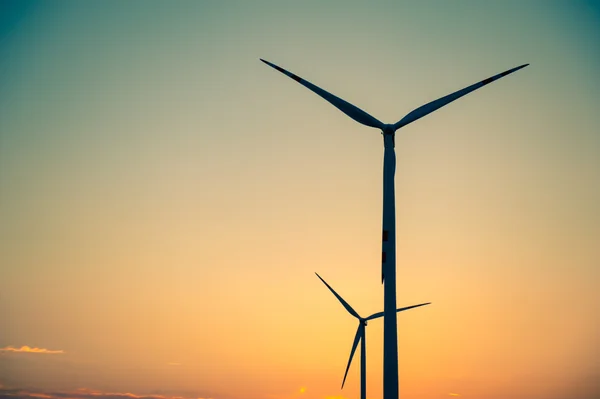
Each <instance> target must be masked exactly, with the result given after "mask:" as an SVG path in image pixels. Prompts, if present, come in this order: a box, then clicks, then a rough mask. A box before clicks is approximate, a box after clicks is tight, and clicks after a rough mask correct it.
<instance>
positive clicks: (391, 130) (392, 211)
mask: <svg viewBox="0 0 600 399" xmlns="http://www.w3.org/2000/svg"><path fill="white" fill-rule="evenodd" d="M260 60H261V61H262V62H264V63H265V64H267V65H269V66H271V67H273V68H275V69H276V70H278V71H279V72H281V73H283V74H284V75H287V76H288V77H290V78H292V79H294V80H295V81H296V82H298V83H300V84H301V85H302V86H304V87H306V88H308V89H310V90H311V91H313V92H314V93H315V94H318V95H319V96H321V97H322V98H323V99H325V100H326V101H328V102H330V103H331V104H332V105H333V106H334V107H336V108H337V109H339V110H340V111H342V112H343V113H345V114H346V115H348V116H349V117H350V118H352V119H354V120H355V121H357V122H358V123H361V124H363V125H366V126H369V127H374V128H376V129H379V130H381V133H382V134H383V146H384V152H383V231H382V251H381V280H382V283H384V293H383V302H384V306H383V312H384V316H383V399H398V331H397V318H396V205H395V194H394V174H395V172H396V153H395V151H394V145H395V143H394V136H395V133H396V130H398V129H400V128H401V127H404V126H406V125H408V124H409V123H412V122H414V121H416V120H417V119H420V118H422V117H424V116H426V115H428V114H430V113H432V112H433V111H435V110H437V109H439V108H441V107H443V106H445V105H447V104H449V103H451V102H452V101H454V100H457V99H459V98H460V97H462V96H464V95H467V94H469V93H470V92H472V91H474V90H477V89H479V88H481V87H483V86H485V85H487V84H489V83H492V82H493V81H495V80H498V79H500V78H502V77H504V76H506V75H509V74H511V73H513V72H515V71H518V70H519V69H521V68H525V67H526V66H527V65H529V64H524V65H521V66H518V67H515V68H512V69H509V70H508V71H505V72H502V73H499V74H498V75H494V76H492V77H491V78H487V79H485V80H482V81H481V82H478V83H475V84H473V85H471V86H468V87H465V88H464V89H461V90H458V91H456V92H454V93H452V94H448V95H447V96H445V97H442V98H439V99H437V100H434V101H431V102H429V103H427V104H425V105H422V106H420V107H419V108H417V109H415V110H413V111H411V112H409V113H408V114H406V116H405V117H404V118H402V119H400V120H399V121H398V122H396V123H394V124H385V123H382V122H381V121H379V120H378V119H376V118H374V117H373V116H371V115H369V114H368V113H366V112H365V111H363V110H362V109H360V108H358V107H356V106H354V105H352V104H350V103H348V102H346V101H344V100H342V99H341V98H339V97H336V96H334V95H333V94H331V93H329V92H327V91H325V90H323V89H321V88H320V87H317V86H315V85H314V84H312V83H310V82H308V81H306V80H304V79H302V78H301V77H299V76H297V75H294V74H293V73H291V72H288V71H286V70H285V69H283V68H281V67H278V66H277V65H275V64H272V63H270V62H269V61H265V60H263V59H262V58H261V59H260Z"/></svg>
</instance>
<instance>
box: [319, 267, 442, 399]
mask: <svg viewBox="0 0 600 399" xmlns="http://www.w3.org/2000/svg"><path fill="white" fill-rule="evenodd" d="M315 274H316V275H317V277H318V278H319V279H320V280H321V281H322V282H323V284H325V285H326V286H327V288H329V290H330V291H331V292H332V293H333V295H335V297H336V298H337V299H338V301H340V303H341V304H342V305H343V306H344V308H346V310H347V311H348V313H350V314H351V315H352V316H354V317H355V318H356V319H358V328H357V329H356V335H355V336H354V343H353V344H352V349H351V351H350V358H349V359H348V365H347V366H346V372H345V373H344V379H343V380H342V389H343V388H344V383H345V382H346V377H347V376H348V370H349V369H350V364H352V358H353V357H354V352H355V351H356V347H357V346H358V341H360V399H367V335H366V327H367V322H368V321H369V320H373V319H378V318H380V317H382V316H383V312H379V313H374V314H372V315H371V316H369V317H360V315H359V314H358V313H357V312H356V311H355V310H354V309H352V306H350V304H349V303H348V302H346V301H345V300H344V298H342V297H341V296H340V295H339V294H338V293H337V292H335V290H334V289H333V288H331V286H330V285H329V284H327V282H326V281H325V280H323V278H322V277H321V276H319V274H318V273H315ZM430 303H431V302H427V303H420V304H418V305H412V306H407V307H404V308H399V309H396V312H402V311H404V310H408V309H412V308H418V307H419V306H425V305H429V304H430Z"/></svg>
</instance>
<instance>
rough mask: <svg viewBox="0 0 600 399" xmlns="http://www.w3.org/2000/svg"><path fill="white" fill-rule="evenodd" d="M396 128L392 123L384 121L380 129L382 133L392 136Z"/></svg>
mask: <svg viewBox="0 0 600 399" xmlns="http://www.w3.org/2000/svg"><path fill="white" fill-rule="evenodd" d="M396 130H397V129H396V128H395V127H394V125H392V124H389V123H386V124H385V125H383V128H382V129H381V134H383V135H384V136H393V135H394V133H396Z"/></svg>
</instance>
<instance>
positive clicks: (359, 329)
mask: <svg viewBox="0 0 600 399" xmlns="http://www.w3.org/2000/svg"><path fill="white" fill-rule="evenodd" d="M360 327H361V325H360V322H359V324H358V329H357V330H356V335H355V336H354V343H353V344H352V350H351V351H350V359H348V365H347V366H346V372H345V373H344V380H343V381H342V389H344V384H345V383H346V377H347V376H348V370H350V364H351V363H352V357H353V356H354V352H355V351H356V347H357V346H358V343H359V342H360V339H361V338H362V334H361V333H360V332H361V328H360Z"/></svg>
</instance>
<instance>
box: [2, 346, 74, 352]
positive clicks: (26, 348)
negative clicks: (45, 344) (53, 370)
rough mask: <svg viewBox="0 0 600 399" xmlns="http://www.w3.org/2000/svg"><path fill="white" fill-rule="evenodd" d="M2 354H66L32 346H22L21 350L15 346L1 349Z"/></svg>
mask: <svg viewBox="0 0 600 399" xmlns="http://www.w3.org/2000/svg"><path fill="white" fill-rule="evenodd" d="M0 352H14V353H46V354H61V353H65V351H63V350H50V349H45V348H37V347H34V348H32V347H30V346H27V345H25V346H22V347H20V348H15V347H14V346H7V347H4V348H0Z"/></svg>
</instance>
